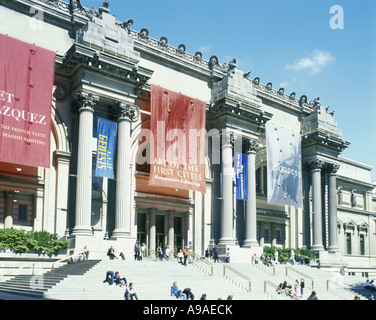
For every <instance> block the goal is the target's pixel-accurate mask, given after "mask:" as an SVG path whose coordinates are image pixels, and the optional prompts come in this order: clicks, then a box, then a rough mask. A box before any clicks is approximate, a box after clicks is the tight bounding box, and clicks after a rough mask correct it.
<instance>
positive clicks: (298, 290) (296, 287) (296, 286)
mask: <svg viewBox="0 0 376 320" xmlns="http://www.w3.org/2000/svg"><path fill="white" fill-rule="evenodd" d="M294 296H295V299H297V300H299V299H300V297H301V288H300V283H299V280H298V279H296V280H295V284H294Z"/></svg>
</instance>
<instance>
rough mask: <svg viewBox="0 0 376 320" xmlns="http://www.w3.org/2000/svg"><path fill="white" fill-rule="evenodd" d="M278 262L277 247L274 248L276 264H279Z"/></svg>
mask: <svg viewBox="0 0 376 320" xmlns="http://www.w3.org/2000/svg"><path fill="white" fill-rule="evenodd" d="M277 263H278V250H277V249H275V250H274V264H277Z"/></svg>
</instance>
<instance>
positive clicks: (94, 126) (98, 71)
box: [0, 0, 376, 272]
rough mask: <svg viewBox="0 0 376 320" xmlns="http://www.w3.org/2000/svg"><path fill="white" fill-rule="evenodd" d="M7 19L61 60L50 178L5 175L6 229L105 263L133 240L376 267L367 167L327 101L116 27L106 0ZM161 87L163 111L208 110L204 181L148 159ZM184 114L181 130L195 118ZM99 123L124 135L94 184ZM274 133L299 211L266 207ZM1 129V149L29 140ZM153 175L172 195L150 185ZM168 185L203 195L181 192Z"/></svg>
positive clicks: (12, 7) (4, 14) (1, 165)
mask: <svg viewBox="0 0 376 320" xmlns="http://www.w3.org/2000/svg"><path fill="white" fill-rule="evenodd" d="M0 16H1V19H2V23H1V26H0V33H1V34H2V35H3V36H6V37H9V38H12V39H16V40H18V41H22V42H25V43H28V44H32V45H34V46H37V47H40V48H43V49H46V50H49V51H51V52H54V53H55V60H54V74H53V90H52V92H51V93H50V98H51V108H50V115H51V130H50V148H49V149H50V150H49V154H48V157H49V164H50V165H49V166H46V167H42V166H30V165H24V164H22V163H21V164H20V163H17V162H12V161H3V162H0V225H2V226H4V227H12V226H13V227H15V228H22V229H25V230H35V231H41V230H46V231H48V232H51V233H56V234H58V235H60V236H65V237H68V238H69V239H71V240H72V249H74V250H76V251H79V250H81V249H82V248H83V247H84V246H85V245H87V246H88V247H89V248H90V250H91V252H92V254H93V255H98V256H100V255H102V256H103V255H104V252H106V250H107V249H108V248H109V247H110V246H113V247H114V248H115V250H117V251H120V250H124V249H125V250H126V251H127V252H133V246H134V243H135V241H136V240H139V241H140V242H144V243H145V244H146V245H147V247H148V248H150V249H152V250H155V249H156V248H157V247H158V246H161V247H165V246H166V245H168V246H169V247H170V248H171V249H172V250H173V251H174V250H176V249H179V248H183V247H189V248H190V249H191V250H193V251H194V252H196V253H197V254H199V255H203V254H204V250H205V249H206V248H207V247H208V246H210V245H214V244H217V245H218V246H219V247H220V248H223V249H225V248H227V247H230V248H232V252H233V256H234V261H235V260H236V255H239V256H242V257H246V259H250V256H251V255H252V254H253V253H260V250H262V248H263V247H264V246H276V247H281V248H308V249H312V250H315V251H316V252H317V253H318V255H319V257H320V262H321V263H322V265H327V266H336V265H341V266H345V267H347V268H348V269H349V270H350V269H351V270H354V272H355V271H356V272H359V270H363V271H364V272H369V271H370V270H371V269H372V268H375V267H376V195H375V193H374V190H375V184H374V183H373V182H372V178H371V170H372V168H371V167H370V166H369V165H366V164H362V163H359V162H356V161H353V160H351V159H347V158H345V157H343V156H341V154H342V152H343V151H344V150H345V149H346V148H351V145H350V142H348V141H345V140H344V139H343V138H342V132H341V130H340V129H339V128H338V126H337V122H336V121H335V118H334V113H333V112H331V110H329V108H325V107H323V106H322V105H321V103H320V100H319V98H315V99H311V100H309V99H307V97H306V96H305V95H303V96H301V97H297V96H296V95H295V93H294V92H292V93H288V94H286V93H285V92H284V89H283V88H279V89H275V88H273V85H272V83H271V82H268V83H266V84H262V83H261V81H260V79H259V78H258V77H255V78H253V79H251V78H250V73H245V72H243V71H241V70H239V69H238V67H237V65H236V59H233V60H232V61H229V62H228V63H223V64H221V63H220V62H219V61H218V58H217V57H216V56H212V57H210V59H209V60H208V61H207V60H205V59H203V56H202V53H200V52H196V53H194V54H192V53H188V52H187V51H186V47H185V45H184V44H181V45H179V46H178V47H177V48H176V47H173V46H171V45H169V44H168V38H167V37H164V36H161V37H160V38H159V39H153V38H151V37H150V36H149V30H148V29H146V28H142V29H141V30H140V31H135V30H133V29H132V24H133V21H132V20H131V19H129V20H127V21H125V22H120V21H117V20H116V17H115V16H113V15H112V14H111V12H110V6H109V3H108V2H107V1H104V2H103V4H102V6H101V7H100V8H98V9H95V8H91V9H88V8H84V7H83V6H82V5H81V3H80V1H70V2H69V3H66V2H64V1H60V0H40V1H37V0H13V1H10V0H2V1H1V2H0ZM153 88H162V90H164V92H163V93H162V95H161V97H162V98H161V99H162V100H163V99H164V98H163V95H165V96H167V95H169V96H170V97H172V95H174V94H176V95H177V96H178V95H180V96H184V97H189V99H191V100H190V103H189V104H188V105H187V106H186V108H187V110H188V108H189V107H192V106H195V107H196V109H192V110H194V111H203V114H204V117H205V118H204V123H203V124H204V125H203V127H202V128H201V129H203V130H204V131H205V135H204V136H202V135H201V136H200V138H201V140H200V142H201V144H200V146H204V148H205V154H204V156H203V158H202V159H203V161H202V163H200V168H198V167H199V166H197V167H195V166H190V165H188V164H187V165H185V166H181V167H182V168H183V167H184V170H181V171H179V170H176V171H173V169H175V168H176V169H177V168H178V167H179V165H178V164H177V162H172V163H173V165H171V163H170V168H168V169H167V168H166V167H163V166H162V164H163V161H160V160H159V158H157V157H155V156H153V155H152V151H153V146H152V145H153V139H152V137H153V138H154V139H155V138H156V135H155V131H154V130H155V128H154V125H153V123H154V121H155V119H154V120H153V116H154V115H155V114H154V113H153V110H154V109H153V108H154V106H155V102H153V101H155V100H153V99H154V91H153V90H154V89H153ZM1 90H3V94H2V95H0V97H2V98H4V99H3V100H6V99H7V98H10V95H9V94H8V95H6V93H7V91H5V90H4V89H2V88H0V93H1V92H2V91H1ZM189 99H188V100H189ZM0 100H1V99H0ZM199 102H203V104H200V103H199ZM2 107H3V105H2ZM184 108H185V107H184ZM171 109H172V108H171ZM167 112H168V113H170V112H172V113H173V110H170V109H169V110H168V111H167ZM179 112H180V114H181V118H182V119H180V118H179V119H180V120H182V121H183V122H184V121H185V120H186V118H187V121H188V120H189V119H190V118H191V117H190V114H191V112H185V111H184V112H183V108H181V110H180V111H179V110H178V111H177V117H179ZM2 113H3V114H0V117H1V116H4V110H2ZM14 114H15V113H13V115H14ZM192 114H193V111H192ZM166 117H168V115H166ZM172 118H173V117H172V116H171V115H170V117H169V118H166V119H172ZM99 119H104V120H107V121H110V122H112V123H116V126H117V139H116V152H115V154H114V156H113V160H114V163H113V167H114V168H113V172H114V176H113V177H111V178H110V177H106V176H98V175H97V174H96V172H97V171H96V170H97V166H98V162H101V159H102V158H101V157H102V155H103V156H105V155H106V152H107V149H103V148H104V146H107V140H106V141H105V142H103V141H102V142H100V141H99V140H100V139H99V136H101V135H100V133H99V131H100V130H99V125H98V123H99V121H98V120H99ZM0 121H1V118H0ZM191 122H192V121H191ZM193 122H195V120H193ZM0 123H1V124H2V122H0ZM268 125H270V126H274V128H275V130H277V129H279V128H284V129H287V130H290V131H291V132H296V133H297V134H298V135H299V137H300V141H299V142H300V149H301V151H300V153H299V156H300V159H301V162H300V164H301V167H300V171H299V173H298V171H296V175H295V176H299V178H301V181H302V184H301V199H302V205H301V206H299V205H292V204H291V203H289V204H285V205H282V204H272V203H270V202H269V201H268V189H269V188H270V187H271V186H270V183H271V181H270V178H268V172H269V174H270V171H271V169H270V167H269V166H268V159H269V158H268V148H267V146H268V141H267V126H268ZM167 127H168V124H167ZM184 128H188V125H187V127H184ZM0 129H1V130H2V131H1V132H2V134H3V137H6V135H8V136H7V137H8V138H10V137H12V138H13V139H15V137H17V136H19V137H21V138H24V137H23V136H22V135H23V134H26V135H27V132H19V131H18V132H17V135H16V133H15V132H13V133H12V135H10V134H7V133H6V131H7V127H6V126H5V125H4V124H2V127H0ZM8 129H9V127H8ZM9 130H10V129H9ZM13 131H14V130H13ZM183 133H185V131H184V130H183ZM29 134H30V133H29ZM153 134H154V136H153ZM293 135H294V134H293ZM158 137H159V136H158ZM21 138H20V139H21ZM175 138H176V136H175V137H174V139H175ZM1 141H3V140H0V142H1ZM203 142H205V143H203ZM100 143H101V145H100ZM189 145H190V146H192V143H190V144H189ZM193 145H195V144H194V143H193ZM99 146H101V147H102V149H101V148H100V147H99ZM197 150H198V147H197ZM154 151H155V150H154ZM175 151H176V150H175ZM281 152H282V150H281ZM238 154H241V155H243V156H244V157H245V158H246V159H247V160H246V161H247V179H246V180H244V181H246V184H247V188H246V189H247V200H244V199H239V197H237V190H238V188H237V181H239V180H237V179H236V172H235V162H236V161H235V157H236V155H238ZM1 160H4V159H1ZM158 165H159V167H158ZM280 168H281V169H280V172H281V173H284V172H283V170H284V169H283V168H282V166H280ZM199 169H200V170H201V171H199ZM277 171H278V168H277ZM200 172H203V175H202V174H200ZM286 172H287V171H286ZM156 173H159V174H161V173H163V174H164V178H163V179H164V184H160V185H158V184H157V183H151V178H152V176H153V175H154V174H156ZM288 173H289V174H291V175H293V174H292V173H291V172H290V171H288ZM167 175H171V176H173V175H175V176H179V178H180V182H182V181H185V182H186V183H187V184H191V185H192V186H193V185H200V189H198V188H193V187H192V188H189V187H186V186H185V187H184V186H182V187H178V186H176V185H175V184H174V183H175V182H176V179H172V177H170V178H171V179H168V177H166V176H167ZM159 179H161V178H159ZM188 180H189V181H188ZM198 182H199V183H198ZM238 183H239V182H238ZM269 190H270V189H269ZM286 194H287V191H286ZM285 198H286V197H285ZM286 203H287V202H286ZM223 252H224V251H223Z"/></svg>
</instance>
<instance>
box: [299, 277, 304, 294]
mask: <svg viewBox="0 0 376 320" xmlns="http://www.w3.org/2000/svg"><path fill="white" fill-rule="evenodd" d="M304 287H305V283H304V279H303V278H302V279H300V295H301V296H302V297H303V294H304Z"/></svg>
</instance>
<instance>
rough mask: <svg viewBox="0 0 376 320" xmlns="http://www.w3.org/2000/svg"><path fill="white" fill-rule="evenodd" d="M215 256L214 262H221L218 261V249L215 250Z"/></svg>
mask: <svg viewBox="0 0 376 320" xmlns="http://www.w3.org/2000/svg"><path fill="white" fill-rule="evenodd" d="M213 256H214V262H219V260H218V249H217V248H214V249H213Z"/></svg>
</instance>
